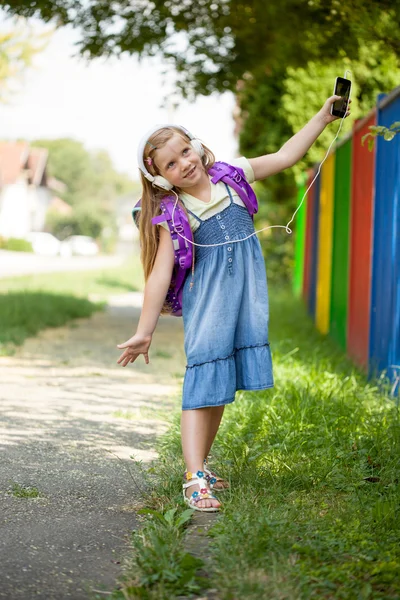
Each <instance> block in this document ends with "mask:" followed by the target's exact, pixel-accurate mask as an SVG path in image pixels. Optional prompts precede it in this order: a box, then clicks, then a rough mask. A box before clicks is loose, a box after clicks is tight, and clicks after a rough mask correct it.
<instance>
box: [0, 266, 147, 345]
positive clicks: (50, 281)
mask: <svg viewBox="0 0 400 600" xmlns="http://www.w3.org/2000/svg"><path fill="white" fill-rule="evenodd" d="M143 285H144V284H143V273H142V267H141V265H140V261H139V258H138V257H131V258H130V259H128V260H127V261H125V263H124V264H123V265H121V266H120V267H113V268H109V269H98V270H94V271H73V272H65V273H42V274H38V275H26V276H22V277H10V278H7V279H0V355H1V354H2V355H5V354H8V355H10V354H13V353H14V352H15V348H16V346H19V345H20V344H22V343H23V341H24V340H25V339H26V338H27V337H30V336H34V335H36V334H37V333H38V332H39V331H41V330H42V329H45V328H47V327H59V326H61V325H64V324H65V323H67V322H68V321H71V320H72V319H78V318H83V317H90V316H91V315H92V314H93V312H95V311H97V310H100V309H101V308H102V307H103V306H104V304H103V303H102V300H106V299H107V297H108V296H110V295H117V294H123V293H126V292H131V291H136V290H141V289H143ZM91 294H92V295H94V296H95V297H96V299H99V300H100V302H91V301H90V300H89V299H88V296H90V295H91ZM69 327H71V328H73V327H76V324H75V323H73V322H72V323H70V324H69Z"/></svg>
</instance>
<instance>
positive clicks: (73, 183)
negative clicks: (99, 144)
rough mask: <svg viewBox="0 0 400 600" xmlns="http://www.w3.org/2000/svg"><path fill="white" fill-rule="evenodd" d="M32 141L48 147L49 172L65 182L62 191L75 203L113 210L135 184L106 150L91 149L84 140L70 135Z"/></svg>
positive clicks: (96, 209) (66, 199) (102, 211)
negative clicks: (113, 161) (119, 168)
mask: <svg viewBox="0 0 400 600" xmlns="http://www.w3.org/2000/svg"><path fill="white" fill-rule="evenodd" d="M33 145H34V146H37V147H41V148H46V149H47V150H48V151H49V162H48V170H49V175H51V176H53V177H55V178H56V179H58V180H59V181H62V182H63V183H64V184H65V186H66V191H65V192H64V193H61V194H60V195H61V196H62V198H63V200H65V201H66V202H68V204H70V205H71V206H73V207H81V208H86V209H91V210H94V211H96V212H97V213H98V214H103V215H107V214H111V213H113V212H114V211H115V201H116V199H117V197H118V196H122V195H124V194H126V193H127V192H129V191H130V190H131V189H132V188H133V187H134V185H135V184H134V183H133V182H132V181H131V180H130V179H129V177H128V176H127V175H124V174H121V173H118V172H117V171H116V170H115V169H114V167H113V164H112V161H111V158H110V157H109V155H108V153H107V152H105V151H104V150H99V151H94V152H89V151H88V150H87V149H86V148H85V147H84V145H83V144H82V142H79V141H78V140H73V139H69V138H61V139H55V140H35V141H34V142H33Z"/></svg>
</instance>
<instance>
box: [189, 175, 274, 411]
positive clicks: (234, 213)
mask: <svg viewBox="0 0 400 600" xmlns="http://www.w3.org/2000/svg"><path fill="white" fill-rule="evenodd" d="M226 187H227V190H228V193H229V198H230V204H229V206H228V207H227V208H225V209H224V210H222V211H221V212H219V213H218V214H216V215H214V216H213V217H210V218H208V219H205V220H202V219H200V218H199V217H197V216H196V215H195V214H194V213H192V212H191V211H189V212H190V214H191V215H192V216H193V217H194V218H195V219H197V221H199V223H200V225H199V227H198V228H197V229H196V230H195V231H194V234H193V238H194V242H195V243H197V244H218V243H221V242H229V243H227V244H225V245H223V246H216V247H208V248H203V247H198V246H195V257H196V260H195V270H194V277H193V286H192V287H191V285H190V284H191V281H192V277H191V274H189V276H188V277H187V279H186V281H185V284H184V289H183V299H182V317H183V325H184V334H185V342H184V343H185V353H186V358H187V366H186V372H185V379H184V384H183V399H182V409H183V410H189V409H196V408H204V407H206V406H220V405H223V404H229V403H231V402H233V401H234V399H235V392H236V391H237V390H264V389H267V388H270V387H273V385H274V380H273V374H272V360H271V352H270V347H269V342H268V319H269V307H268V288H267V279H266V274H265V264H264V258H263V255H262V251H261V245H260V242H259V240H258V238H257V236H255V235H254V236H252V237H251V238H249V239H247V240H244V241H240V242H236V243H235V240H241V239H243V238H245V237H247V236H248V235H250V234H251V233H253V232H254V224H253V220H252V218H251V216H250V214H249V212H248V210H247V208H245V207H243V206H239V205H238V204H235V202H234V201H233V199H232V194H231V191H230V188H229V187H228V186H226ZM231 242H232V243H231Z"/></svg>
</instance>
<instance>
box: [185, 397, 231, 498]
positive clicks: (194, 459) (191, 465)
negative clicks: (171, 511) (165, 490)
mask: <svg viewBox="0 0 400 600" xmlns="http://www.w3.org/2000/svg"><path fill="white" fill-rule="evenodd" d="M213 409H214V407H207V408H197V409H194V410H184V411H182V419H181V434H182V450H183V457H184V459H185V464H186V468H187V470H188V471H190V472H191V473H193V474H195V473H197V471H202V470H203V468H204V465H203V461H204V458H205V456H206V455H207V452H208V450H209V440H210V435H209V434H210V428H211V427H212V424H213V420H214V419H213V413H212V411H213ZM221 416H222V415H221ZM215 433H216V432H215ZM214 437H215V434H214ZM195 490H196V486H192V487H190V488H188V489H187V490H186V494H187V496H188V497H189V496H191V494H192V493H193V492H194V491H195ZM197 491H199V490H197ZM197 506H198V507H199V508H210V507H211V506H213V507H216V508H218V507H219V506H220V502H218V500H216V499H214V498H205V499H204V500H200V501H199V502H198V503H197Z"/></svg>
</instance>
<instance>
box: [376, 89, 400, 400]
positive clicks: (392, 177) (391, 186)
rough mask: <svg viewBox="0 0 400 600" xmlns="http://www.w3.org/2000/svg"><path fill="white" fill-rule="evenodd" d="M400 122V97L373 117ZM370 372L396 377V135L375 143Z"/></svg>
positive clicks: (399, 252)
mask: <svg viewBox="0 0 400 600" xmlns="http://www.w3.org/2000/svg"><path fill="white" fill-rule="evenodd" d="M394 121H400V96H397V98H395V99H394V100H393V101H392V102H391V103H390V104H388V105H387V106H385V107H384V108H382V109H379V110H378V113H377V125H384V126H386V127H390V125H391V124H392V123H393V122H394ZM376 143H377V156H376V172H375V210H374V231H373V260H372V289H371V329H370V348H369V372H370V375H372V376H375V375H377V374H378V373H380V372H382V371H386V372H387V374H388V376H389V378H390V379H391V381H392V382H393V384H394V386H393V388H394V389H395V388H396V391H397V392H398V388H399V386H398V385H397V386H396V385H395V384H396V380H397V381H398V377H399V376H400V134H398V135H396V137H395V138H394V139H393V140H392V141H390V142H387V141H385V140H384V139H383V138H382V137H379V138H378V139H377V142H376Z"/></svg>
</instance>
